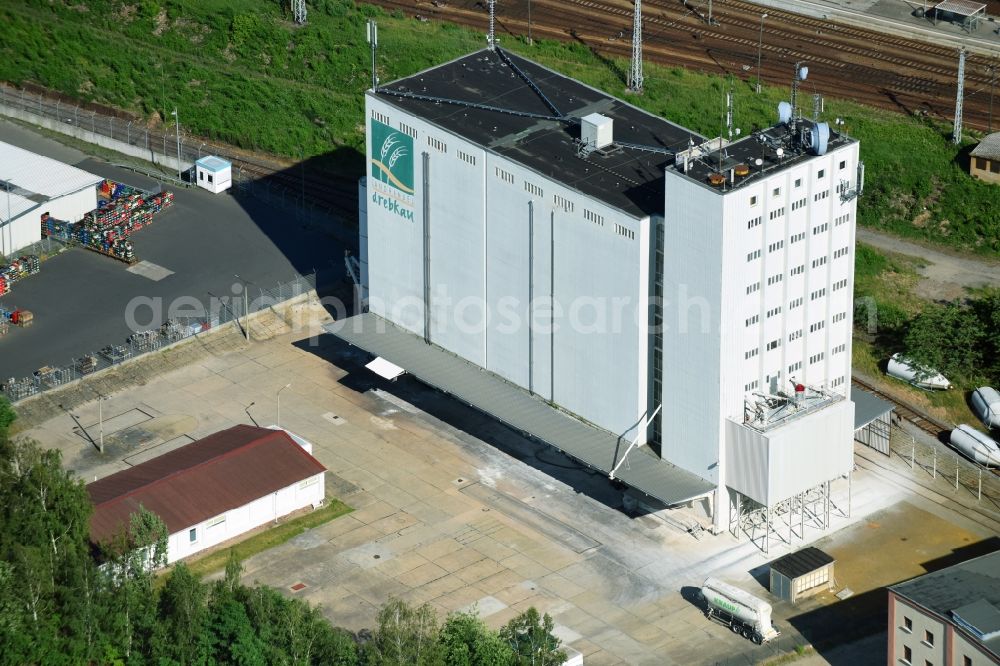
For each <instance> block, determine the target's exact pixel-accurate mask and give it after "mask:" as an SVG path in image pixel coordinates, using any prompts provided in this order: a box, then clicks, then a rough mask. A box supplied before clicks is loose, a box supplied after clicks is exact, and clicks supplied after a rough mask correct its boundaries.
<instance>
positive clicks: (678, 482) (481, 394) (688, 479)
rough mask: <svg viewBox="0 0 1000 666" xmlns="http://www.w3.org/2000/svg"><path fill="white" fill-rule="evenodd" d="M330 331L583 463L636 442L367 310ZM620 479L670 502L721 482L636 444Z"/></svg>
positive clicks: (601, 465)
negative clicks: (588, 420)
mask: <svg viewBox="0 0 1000 666" xmlns="http://www.w3.org/2000/svg"><path fill="white" fill-rule="evenodd" d="M324 328H325V329H326V330H327V331H328V332H329V333H331V334H333V335H335V336H336V337H338V338H340V339H341V340H344V341H345V342H347V343H349V344H352V345H354V346H356V347H359V348H361V349H364V350H365V351H367V352H368V353H370V354H375V355H377V356H381V357H383V358H385V359H387V360H389V361H390V362H392V363H394V364H396V365H398V366H400V367H402V368H405V370H406V372H409V373H410V374H412V375H414V376H416V377H417V378H419V379H420V380H421V381H422V382H424V383H425V384H429V385H430V386H433V387H435V388H438V389H440V390H442V391H445V392H446V393H450V394H452V395H454V396H455V397H456V398H458V399H460V400H462V401H464V402H466V403H469V404H470V405H472V406H473V407H475V408H477V409H479V410H481V411H483V412H486V413H487V414H490V415H491V416H493V417H494V418H496V419H499V420H500V421H503V422H504V423H506V424H508V425H510V426H511V427H513V428H514V429H516V430H521V431H523V432H527V433H528V434H530V435H532V436H533V437H536V438H537V439H540V440H541V441H543V442H545V443H547V444H550V445H551V446H554V447H556V448H557V449H559V450H561V451H563V452H564V453H566V454H568V455H570V456H572V457H573V458H576V459H577V460H580V461H581V462H583V463H585V464H587V465H589V466H591V467H594V468H596V469H599V470H601V471H603V472H609V471H610V470H611V469H612V468H613V467H614V466H615V464H616V463H617V462H618V461H619V460H620V459H621V456H622V455H623V454H624V453H625V451H626V449H627V448H628V446H629V444H630V442H629V441H627V440H625V439H620V438H619V437H618V436H616V435H614V434H612V433H610V432H607V431H606V430H602V429H600V428H597V427H594V426H590V425H587V424H585V423H583V422H582V421H580V420H579V419H576V418H574V417H573V416H570V415H569V414H567V413H566V412H563V411H560V410H559V409H556V408H554V407H552V406H550V405H549V404H548V403H546V402H544V401H542V400H540V399H539V398H537V397H535V396H533V395H531V394H530V393H528V392H527V391H525V390H524V389H522V388H520V387H518V386H515V385H513V384H511V383H509V382H507V381H504V380H503V379H500V378H499V377H497V376H496V375H494V374H493V373H491V372H487V371H485V370H483V369H482V368H480V367H479V366H477V365H475V364H473V363H470V362H469V361H466V360H464V359H462V358H459V357H458V356H455V355H454V354H452V353H451V352H448V351H445V350H444V349H441V348H440V347H437V346H434V345H429V344H427V343H425V342H424V340H423V338H421V337H419V336H417V335H414V334H413V333H410V332H408V331H404V330H403V329H401V328H399V327H397V326H395V325H394V324H391V323H389V322H388V321H386V320H385V319H383V318H382V317H379V316H378V315H375V314H372V313H366V314H362V315H357V316H355V317H350V318H348V319H342V320H340V321H337V322H334V323H332V324H327V325H326V326H325V327H324ZM615 478H617V479H620V480H621V481H622V482H623V483H626V484H628V485H630V486H632V487H633V488H636V489H637V490H640V491H642V492H644V493H646V494H647V495H650V496H651V497H655V498H656V499H658V500H660V501H661V502H663V503H665V504H668V505H669V504H678V503H680V502H684V501H686V500H689V499H691V498H693V497H698V496H700V495H704V494H705V493H707V492H709V491H711V490H714V489H715V485H714V484H712V483H709V482H708V481H705V480H704V479H702V478H700V477H698V476H696V475H694V474H692V473H690V472H688V471H685V470H683V469H680V468H679V467H675V466H674V465H671V464H670V463H668V462H666V461H664V460H663V459H662V458H660V457H659V456H657V455H655V454H653V453H652V452H651V451H649V450H648V449H647V448H645V447H640V448H638V449H636V450H633V451H632V452H631V453H630V454H629V456H628V461H627V464H624V465H622V466H621V467H620V468H619V469H618V471H617V472H615Z"/></svg>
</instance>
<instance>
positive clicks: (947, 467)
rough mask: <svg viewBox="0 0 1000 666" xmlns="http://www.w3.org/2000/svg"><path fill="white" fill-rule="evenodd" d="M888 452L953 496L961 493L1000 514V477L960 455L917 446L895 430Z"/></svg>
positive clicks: (922, 444)
mask: <svg viewBox="0 0 1000 666" xmlns="http://www.w3.org/2000/svg"><path fill="white" fill-rule="evenodd" d="M889 451H890V455H891V456H896V457H897V458H900V459H901V460H902V462H903V463H904V464H906V465H907V466H909V468H910V469H911V470H912V472H913V473H922V474H925V475H927V476H929V477H930V478H931V479H933V480H934V481H936V482H937V483H938V484H941V485H943V484H948V486H950V489H951V490H953V492H955V493H962V494H964V496H965V498H967V499H974V500H975V501H976V502H979V503H981V504H983V505H984V506H986V507H987V508H988V509H990V510H991V511H994V512H996V511H998V510H1000V476H998V475H997V474H996V473H995V472H993V471H992V470H990V469H988V468H986V467H984V466H983V465H979V464H976V463H974V462H972V461H971V460H969V459H968V458H966V457H965V456H963V455H962V454H960V453H958V452H957V451H954V450H952V449H946V448H943V447H937V446H933V445H930V444H925V443H923V442H918V441H916V439H915V438H913V437H912V436H911V435H910V434H909V433H907V432H905V431H903V430H896V429H895V428H894V429H893V433H892V437H891V438H890V440H889Z"/></svg>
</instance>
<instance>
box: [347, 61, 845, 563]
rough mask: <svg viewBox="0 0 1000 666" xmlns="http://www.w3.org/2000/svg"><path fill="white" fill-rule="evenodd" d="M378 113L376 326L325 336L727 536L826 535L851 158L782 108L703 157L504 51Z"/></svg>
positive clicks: (702, 149)
mask: <svg viewBox="0 0 1000 666" xmlns="http://www.w3.org/2000/svg"><path fill="white" fill-rule="evenodd" d="M366 114H367V129H368V148H367V150H368V154H367V157H368V165H369V166H368V172H367V174H366V178H365V179H364V182H363V187H362V197H363V207H362V209H363V216H362V236H363V237H364V238H365V243H364V244H363V254H364V255H365V256H362V257H361V258H360V260H361V263H362V265H363V266H365V268H366V269H367V270H366V274H367V283H366V284H364V285H362V292H363V294H364V295H365V297H366V298H367V307H368V311H367V312H366V313H365V314H361V315H358V316H355V317H352V318H349V319H346V320H343V321H341V322H338V323H336V324H334V325H332V326H331V327H330V330H331V332H333V333H334V334H335V335H337V336H339V337H341V338H343V339H345V340H347V341H348V342H350V343H351V344H354V345H356V346H358V347H361V348H363V349H365V350H367V351H369V352H371V353H372V354H375V355H378V356H382V357H384V358H385V359H387V360H388V361H390V362H392V363H393V364H395V365H397V366H399V367H401V368H403V369H405V370H406V371H408V372H410V373H412V374H413V375H415V376H416V377H418V378H420V379H421V380H423V381H425V382H427V383H428V384H431V385H434V386H437V387H438V388H441V389H442V390H445V391H447V392H450V393H452V394H454V395H456V396H457V397H458V398H460V399H462V400H464V401H466V402H469V403H470V404H473V405H475V406H476V407H478V408H480V409H482V410H483V411H485V412H487V413H490V414H492V415H494V416H495V417H497V418H498V419H500V420H502V421H504V422H507V423H509V424H511V425H512V426H514V427H515V428H517V429H519V430H522V431H525V432H528V433H530V434H532V435H534V436H535V437H537V438H538V439H540V440H542V441H545V442H547V443H549V444H551V445H553V446H556V447H558V448H559V449H561V450H563V451H565V452H566V453H568V454H570V455H572V456H574V457H576V458H577V459H579V460H581V461H583V462H585V463H587V464H588V465H591V466H593V467H595V468H598V469H602V470H604V471H606V472H609V473H612V474H613V476H614V477H615V478H616V479H619V480H621V481H622V482H624V483H626V484H628V485H629V486H632V487H634V488H636V489H637V490H639V491H642V492H643V493H645V494H647V495H649V496H652V497H654V498H656V499H658V500H660V501H661V502H663V503H664V504H666V505H668V506H677V505H681V504H684V503H686V502H689V501H690V500H692V499H695V498H706V497H707V498H710V500H711V507H712V520H713V524H714V527H715V529H716V530H717V531H723V530H726V529H731V530H732V531H733V532H734V533H737V532H739V531H740V529H741V528H748V526H750V525H760V524H762V521H763V524H771V525H772V527H773V526H774V524H775V518H774V517H775V516H781V517H782V520H784V521H785V522H786V523H787V524H788V529H792V527H793V525H792V524H793V522H794V527H795V529H796V530H797V529H798V528H799V526H800V525H801V524H804V523H805V522H806V520H807V519H809V520H810V521H811V522H812V524H814V525H818V526H820V527H825V526H827V525H828V522H829V507H830V496H831V491H830V483H831V482H832V481H835V480H837V479H839V478H841V477H844V476H845V475H848V474H849V473H850V470H851V468H852V451H853V449H852V441H853V437H852V433H853V429H854V420H853V413H854V406H853V403H852V402H851V401H850V399H849V386H850V358H851V326H852V298H851V294H852V290H853V265H854V229H855V207H856V194H857V191H858V187H859V182H858V181H859V176H858V174H859V163H858V144H857V142H856V141H855V140H853V139H850V138H848V137H847V136H845V135H843V134H839V133H837V132H833V131H830V130H829V127H828V126H827V125H825V124H823V123H816V122H813V121H808V120H803V119H800V118H798V117H796V116H794V115H792V116H789V115H788V114H787V110H786V112H785V114H784V116H783V118H782V122H779V123H778V124H776V125H775V126H774V127H772V128H768V129H765V130H763V131H757V132H753V133H752V134H750V135H748V136H746V137H745V138H742V139H740V140H738V141H734V142H727V141H720V140H719V139H714V140H706V138H705V137H702V136H699V135H698V134H696V133H694V132H692V131H690V130H687V129H685V128H683V127H680V126H678V125H676V124H673V123H671V122H669V121H667V120H664V119H662V118H658V117H656V116H653V115H651V114H649V113H647V112H645V111H642V110H640V109H638V108H636V107H633V106H631V105H629V104H627V103H625V102H623V101H621V100H618V99H615V98H613V97H610V96H608V95H607V94H605V93H602V92H600V91H598V90H595V89H593V88H590V87H588V86H585V85H583V84H581V83H579V82H577V81H575V80H572V79H570V78H567V77H565V76H562V75H560V74H557V73H555V72H552V71H550V70H548V69H546V68H543V67H541V66H539V65H537V64H535V63H533V62H531V61H528V60H526V59H523V58H520V57H518V56H515V55H512V54H508V53H505V52H502V51H500V50H499V49H495V50H491V49H486V50H483V51H480V52H477V53H473V54H471V55H468V56H465V57H463V58H460V59H458V60H455V61H453V62H450V63H447V64H444V65H441V66H438V67H434V68H432V69H429V70H427V71H424V72H421V73H419V74H416V75H413V76H411V77H408V78H406V79H403V80H400V81H396V82H394V83H391V84H388V85H384V86H381V87H379V88H378V89H377V90H369V91H368V93H367V95H366ZM800 521H801V523H800ZM800 536H801V534H800ZM765 544H766V540H765Z"/></svg>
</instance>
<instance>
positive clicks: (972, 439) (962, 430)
mask: <svg viewBox="0 0 1000 666" xmlns="http://www.w3.org/2000/svg"><path fill="white" fill-rule="evenodd" d="M949 441H950V442H951V445H952V446H953V447H955V448H956V449H958V450H959V451H961V452H962V453H964V454H965V455H967V456H968V457H970V458H972V460H974V461H975V462H977V463H979V464H980V465H986V466H987V467H1000V445H998V444H997V443H996V442H995V441H993V440H992V439H990V438H989V437H987V436H986V435H984V434H983V433H981V432H979V431H978V430H976V429H975V428H973V427H971V426H967V425H965V424H964V423H963V424H962V425H960V426H958V427H957V428H955V429H954V430H952V431H951V438H950V439H949Z"/></svg>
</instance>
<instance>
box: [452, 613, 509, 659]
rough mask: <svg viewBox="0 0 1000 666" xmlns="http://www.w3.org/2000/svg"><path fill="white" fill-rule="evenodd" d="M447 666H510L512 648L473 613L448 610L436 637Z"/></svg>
mask: <svg viewBox="0 0 1000 666" xmlns="http://www.w3.org/2000/svg"><path fill="white" fill-rule="evenodd" d="M439 642H440V644H441V651H442V653H443V658H444V662H445V663H446V664H447V665H448V666H513V665H514V664H516V663H517V659H516V658H515V656H514V650H513V648H512V647H511V646H510V645H508V644H507V643H506V642H504V640H503V639H502V638H500V635H499V634H497V632H495V631H492V630H491V629H490V628H489V627H487V626H486V623H485V622H483V621H482V620H481V619H480V618H479V616H478V615H476V614H475V613H452V614H451V615H449V616H448V619H446V620H445V623H444V626H443V627H441V635H440V638H439Z"/></svg>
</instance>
